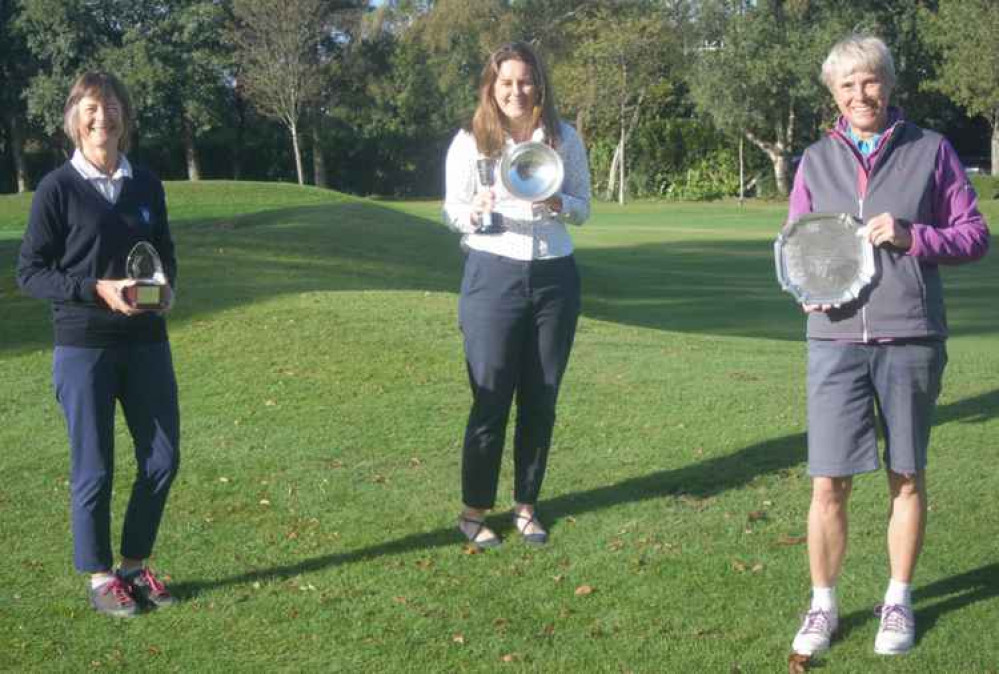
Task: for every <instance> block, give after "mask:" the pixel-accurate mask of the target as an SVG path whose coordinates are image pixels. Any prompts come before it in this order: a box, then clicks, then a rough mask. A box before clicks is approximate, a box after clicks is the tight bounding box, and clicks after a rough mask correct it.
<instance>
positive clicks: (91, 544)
mask: <svg viewBox="0 0 999 674" xmlns="http://www.w3.org/2000/svg"><path fill="white" fill-rule="evenodd" d="M131 125H132V106H131V103H130V101H129V97H128V92H127V91H126V89H125V87H124V86H123V85H122V83H121V82H120V81H119V80H118V79H117V78H115V77H114V76H113V75H110V74H107V73H100V72H89V73H86V74H84V75H83V76H81V77H80V78H79V79H78V80H77V81H76V83H75V84H74V85H73V88H72V90H71V91H70V93H69V96H68V98H67V99H66V106H65V110H64V130H65V132H66V135H67V136H69V137H70V138H71V139H72V140H73V144H74V145H75V146H76V151H75V152H74V154H73V157H72V158H71V159H70V160H69V161H67V162H66V163H65V164H63V165H62V166H61V167H60V168H58V169H56V170H54V171H53V172H51V173H50V174H48V175H47V176H46V177H45V178H44V179H43V180H42V182H41V184H40V185H39V186H38V190H37V191H36V192H35V196H34V200H33V202H32V205H31V215H30V219H29V221H28V227H27V231H26V232H25V235H24V240H23V242H22V244H21V251H20V255H19V258H18V267H17V280H18V284H19V285H20V286H21V288H22V289H23V290H24V291H25V292H26V293H27V294H29V295H31V296H33V297H37V298H39V299H43V300H49V301H50V302H51V306H52V321H53V325H54V328H55V350H54V353H53V384H54V388H55V394H56V398H57V400H58V401H59V404H60V405H61V406H62V409H63V412H64V413H65V417H66V425H67V430H68V432H69V440H70V464H71V467H70V482H71V491H72V523H73V550H74V555H73V556H74V563H75V566H76V568H77V570H79V571H80V572H82V573H87V574H90V601H91V604H92V605H93V607H94V608H95V609H96V610H97V611H98V612H99V613H103V614H106V615H111V616H115V617H128V616H133V615H136V614H137V613H138V612H139V611H140V610H141V609H142V608H151V607H161V606H166V605H169V604H172V603H173V601H174V599H173V597H172V596H171V595H170V593H169V592H168V591H167V590H166V588H165V587H164V586H163V584H162V582H160V581H159V580H158V579H157V578H156V576H155V575H153V573H152V571H151V570H149V569H148V568H147V567H146V566H145V560H146V558H148V557H149V555H150V554H151V552H152V548H153V543H154V542H155V540H156V533H157V530H158V529H159V524H160V520H161V519H162V515H163V509H164V506H165V504H166V499H167V494H168V493H169V491H170V485H171V483H172V482H173V479H174V476H175V475H176V473H177V468H178V465H179V459H180V454H179V440H180V418H179V413H178V406H177V383H176V379H175V377H174V371H173V363H172V360H171V356H170V346H169V342H168V341H167V331H166V321H165V320H164V317H163V314H165V313H166V312H167V311H168V310H169V309H170V307H171V306H172V304H173V285H174V282H175V278H176V273H177V265H176V259H175V257H174V246H173V241H172V239H171V237H170V229H169V226H168V224H167V212H166V200H165V198H164V193H163V186H162V184H161V183H160V181H159V180H158V179H157V178H156V177H155V176H153V175H152V174H151V173H150V172H148V171H146V170H144V169H140V168H138V167H133V166H132V165H131V164H130V163H129V161H128V159H127V158H126V157H125V155H124V154H123V151H124V150H125V149H127V144H128V134H129V131H130V129H131ZM143 241H144V242H147V243H148V244H150V245H152V246H153V248H155V250H156V251H157V253H158V255H159V257H160V260H161V262H162V266H163V272H164V275H165V277H166V279H165V280H166V282H167V285H166V287H165V288H164V289H163V293H162V304H161V305H160V306H159V307H158V308H157V309H156V310H146V309H142V308H138V307H136V306H135V305H134V304H133V303H132V302H130V301H129V299H128V296H129V288H130V287H131V286H134V285H135V281H134V280H132V279H127V278H126V269H125V265H126V260H127V257H128V254H129V252H130V251H131V250H132V248H133V247H134V246H135V245H136V244H137V243H139V242H143ZM118 402H120V403H121V406H122V410H123V412H124V414H125V419H126V421H127V423H128V427H129V431H130V432H131V435H132V439H133V440H134V443H135V458H136V462H137V464H138V470H137V472H136V479H135V482H134V484H133V485H132V495H131V498H130V500H129V503H128V509H127V511H126V513H125V521H124V526H123V530H122V535H121V548H120V552H121V564H120V567H119V568H118V569H117V570H113V569H114V567H113V558H112V552H111V508H110V506H111V483H112V474H113V471H114V419H115V405H116V403H118Z"/></svg>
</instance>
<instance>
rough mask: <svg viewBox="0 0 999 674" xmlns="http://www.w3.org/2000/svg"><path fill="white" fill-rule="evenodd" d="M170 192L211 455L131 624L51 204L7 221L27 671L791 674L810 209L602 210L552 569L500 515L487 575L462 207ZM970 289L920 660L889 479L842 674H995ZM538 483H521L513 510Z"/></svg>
mask: <svg viewBox="0 0 999 674" xmlns="http://www.w3.org/2000/svg"><path fill="white" fill-rule="evenodd" d="M168 193H169V200H170V209H171V215H172V221H173V226H174V237H175V239H176V241H177V244H178V251H179V257H180V265H181V276H180V294H179V299H178V304H177V306H176V309H175V311H174V313H173V315H172V318H171V336H172V344H173V349H174V356H175V363H176V367H177V375H178V378H179V383H180V388H181V406H182V410H181V411H182V423H183V454H184V459H183V463H182V468H181V474H180V477H179V478H178V481H177V483H176V486H175V488H174V491H173V493H172V495H171V500H170V503H169V506H168V511H167V517H166V521H165V523H164V526H163V529H162V532H161V536H160V540H159V544H158V547H157V554H156V558H155V560H154V562H155V565H156V567H157V568H159V569H162V570H163V571H166V572H167V573H169V574H170V575H171V576H172V587H173V588H174V590H175V592H176V594H178V595H179V596H180V597H181V598H182V599H183V600H184V601H183V603H181V604H180V605H179V606H178V607H176V608H174V609H171V610H169V611H162V612H161V613H158V614H152V615H148V616H143V617H142V618H140V619H137V620H134V621H130V622H127V623H120V622H111V621H108V620H104V619H101V618H100V617H98V616H95V615H92V614H91V611H90V610H89V609H88V608H87V606H86V603H85V592H84V583H83V579H82V578H80V577H79V576H77V575H76V574H75V573H74V572H73V570H72V564H71V554H70V553H71V543H70V536H69V525H68V487H67V483H66V478H67V471H68V461H67V449H66V438H65V432H64V429H63V425H62V420H61V416H60V413H59V410H58V407H57V406H56V404H55V401H54V400H53V396H52V392H51V385H50V382H49V378H50V369H51V364H50V361H51V336H50V327H49V325H48V320H47V308H46V307H45V306H44V304H43V303H41V302H37V301H34V300H30V299H27V298H22V297H21V296H20V295H19V294H18V293H17V291H16V289H15V287H14V283H13V279H12V273H11V271H12V268H13V265H14V257H15V255H16V250H17V245H18V241H19V237H20V234H21V232H22V231H23V227H24V220H25V217H26V212H27V208H28V203H29V201H28V198H27V197H23V196H20V197H14V196H5V197H0V266H2V267H3V268H5V269H7V270H9V271H8V272H7V273H5V274H3V275H0V307H2V313H3V320H2V322H0V368H2V373H3V384H4V385H3V386H2V387H0V448H2V453H0V469H2V473H0V474H2V475H3V489H0V513H2V516H0V541H2V545H3V557H2V561H0V668H3V669H6V670H10V671H66V672H79V671H108V670H110V671H116V670H126V669H127V670H131V671H136V670H139V671H146V670H149V671H183V672H191V671H199V672H200V671H254V672H256V671H260V672H264V671H266V672H271V671H301V670H305V671H344V672H368V671H372V672H407V671H422V672H438V671H440V672H451V671H475V672H479V671H481V672H493V671H510V672H522V671H523V672H528V671H539V672H540V671H544V672H623V671H633V672H695V671H698V672H699V671H704V672H730V671H739V672H776V671H781V670H782V669H785V668H786V665H785V659H786V656H787V652H788V649H789V644H790V640H791V637H792V635H793V633H794V631H795V629H796V628H797V622H798V613H799V611H800V610H801V609H802V608H804V605H805V600H806V597H807V592H808V573H807V564H806V557H805V548H804V546H803V545H801V544H793V543H794V540H795V539H794V537H797V536H800V535H801V534H803V533H804V518H805V513H806V509H807V505H808V498H809V483H808V479H807V477H806V475H805V473H804V442H803V441H804V435H803V433H804V406H803V403H804V397H803V395H804V390H803V389H804V367H803V366H804V348H803V343H802V340H801V335H802V327H803V326H802V318H801V315H800V313H799V312H798V311H797V309H796V308H795V307H794V305H793V303H792V302H791V300H790V299H789V298H788V297H787V296H785V295H783V294H782V293H780V292H779V289H778V288H777V286H776V282H775V281H774V280H773V270H772V262H771V242H772V239H773V236H774V232H775V229H776V227H777V226H778V224H779V223H780V222H781V220H782V218H783V214H784V207H783V205H780V204H766V203H764V204H749V205H747V206H745V207H742V208H740V207H739V206H737V205H735V204H731V203H719V204H707V205H688V204H661V203H639V204H635V205H631V206H627V207H624V208H621V207H617V206H613V205H598V206H597V207H596V209H595V214H594V217H593V219H592V221H591V222H590V223H588V224H587V225H586V226H585V227H584V228H582V229H580V230H577V231H575V232H574V235H575V237H576V241H577V244H578V249H579V250H578V259H579V262H580V266H581V272H582V275H583V283H584V315H583V319H582V321H581V323H580V328H579V333H578V336H577V341H576V348H575V351H574V353H573V357H572V362H571V364H570V368H569V372H568V374H567V377H566V381H565V386H564V389H563V396H562V399H561V402H560V417H559V421H558V427H557V429H556V435H555V446H554V447H553V450H552V457H551V461H550V470H549V477H548V480H547V482H546V485H545V490H544V493H543V502H542V504H541V508H542V513H543V515H544V518H545V520H546V521H547V522H548V523H549V524H550V525H551V531H552V536H553V540H552V543H551V545H549V546H548V547H546V548H544V549H529V548H527V547H525V546H524V545H522V544H521V543H520V542H519V541H518V540H517V539H516V537H515V536H513V535H511V534H512V532H511V526H510V523H509V519H508V517H507V515H506V514H505V513H503V512H501V513H500V514H498V515H497V516H496V517H495V518H494V519H493V520H492V522H493V523H494V524H495V525H496V526H497V527H499V528H500V529H501V530H502V533H503V534H505V535H506V536H507V538H508V539H509V540H508V541H507V542H506V544H505V545H504V546H503V547H501V548H500V549H499V550H496V551H491V552H489V553H487V554H481V555H468V554H465V553H464V552H463V547H462V545H461V544H460V539H459V536H458V535H457V534H456V533H455V531H454V528H453V520H454V516H455V514H456V513H457V510H458V507H459V491H458V484H459V483H458V480H459V454H460V444H459V441H460V438H461V435H462V430H463V424H464V420H465V416H466V414H467V408H468V402H469V401H468V398H469V396H468V391H467V382H466V379H465V377H466V375H465V370H464V365H463V363H462V351H461V341H460V336H459V333H458V330H457V325H456V308H457V306H456V305H457V297H456V289H457V287H458V282H459V277H460V265H461V257H460V254H459V252H458V248H457V239H456V237H454V236H452V235H451V234H450V233H448V232H447V231H446V230H445V229H444V228H443V227H442V226H440V225H439V224H438V223H437V220H438V211H439V204H438V203H433V202H408V203H390V202H376V201H369V200H358V199H352V198H348V197H343V196H340V195H336V194H333V193H330V192H323V191H318V190H313V189H302V188H297V187H293V186H287V185H264V184H233V183H203V184H199V185H189V184H181V183H177V184H170V185H168ZM983 209H984V210H985V211H986V213H987V215H988V216H989V218H990V220H991V221H992V222H993V223H996V222H999V202H996V201H988V202H984V203H983ZM945 280H946V283H947V286H948V298H949V299H948V302H949V305H948V306H949V308H950V323H951V327H952V331H953V333H954V337H953V338H952V339H951V341H950V343H949V349H950V359H951V360H950V366H949V368H948V371H947V378H946V384H945V391H944V393H943V396H942V399H941V402H940V409H939V415H938V417H939V425H938V427H937V428H936V430H935V434H934V442H933V447H932V450H931V452H932V455H931V461H932V464H931V472H930V480H929V483H930V490H931V491H930V494H931V508H932V513H931V519H930V524H929V534H928V539H927V545H926V551H925V554H924V557H923V559H922V561H921V564H920V570H919V575H918V588H917V591H916V601H917V611H918V617H919V621H920V622H919V624H920V643H919V647H918V649H917V650H916V651H915V652H914V653H912V654H911V655H909V656H907V657H904V658H898V659H890V660H889V659H884V658H879V657H877V656H875V655H874V654H873V653H872V643H873V638H874V632H875V629H876V622H875V620H874V618H873V616H872V615H871V614H870V610H869V609H870V607H871V606H872V605H873V604H874V603H876V602H877V601H878V600H879V599H880V596H881V594H882V593H883V591H884V585H885V583H886V580H887V572H886V563H885V555H884V550H883V548H884V513H885V505H886V504H885V500H886V499H885V485H884V478H883V476H880V475H870V476H865V477H863V478H860V479H859V480H858V483H857V488H856V490H855V495H854V500H853V503H852V511H851V512H852V517H853V520H852V530H851V548H850V552H849V555H848V559H847V563H846V569H845V573H844V577H843V580H842V583H841V602H842V610H843V636H842V638H841V639H840V641H838V642H837V644H836V645H835V647H834V649H833V650H832V652H831V653H830V654H829V655H828V657H826V658H825V659H824V660H825V663H826V665H827V667H828V669H829V671H835V672H869V671H887V672H990V671H991V672H996V671H997V663H999V646H997V645H996V642H995V639H994V638H992V637H991V633H992V632H993V631H994V630H993V627H994V626H995V625H996V624H999V553H997V547H996V543H995V534H996V531H997V528H999V515H997V513H996V510H995V508H994V507H992V505H993V502H994V499H995V496H994V495H995V493H996V492H997V491H999V476H997V473H996V471H995V470H993V469H992V467H993V466H994V464H995V447H996V438H997V437H999V418H997V410H999V386H997V384H996V382H997V381H999V348H997V347H999V336H997V331H999V320H997V318H999V313H997V311H996V309H995V302H994V299H993V297H994V294H995V290H994V289H995V287H996V285H997V281H999V263H997V261H996V257H995V256H993V257H991V258H987V259H986V260H985V261H983V262H982V263H980V264H978V265H972V266H969V267H964V268H957V269H947V270H946V273H945ZM119 426H120V427H123V424H119ZM118 447H119V456H118V472H117V474H118V478H119V480H118V487H119V489H118V490H117V492H116V497H115V506H116V511H115V512H116V514H117V517H116V523H118V522H120V514H121V512H122V508H123V506H124V503H125V497H126V496H127V488H126V487H127V484H128V481H129V477H130V474H131V472H132V470H133V467H132V460H131V458H130V456H129V453H130V445H129V441H128V438H127V435H126V434H125V433H124V432H123V431H122V430H121V429H119V434H118ZM510 472H511V471H510V465H509V459H507V463H506V466H505V469H504V475H503V480H502V483H501V493H502V494H508V493H509V490H510ZM749 513H754V515H753V517H752V518H750V516H749ZM760 513H762V515H761V514H760ZM788 543H791V544H788ZM583 585H589V586H591V587H592V588H593V590H594V591H593V592H592V593H591V594H589V595H585V596H577V595H576V589H577V588H578V587H580V586H583ZM504 658H506V659H507V660H509V662H507V661H504Z"/></svg>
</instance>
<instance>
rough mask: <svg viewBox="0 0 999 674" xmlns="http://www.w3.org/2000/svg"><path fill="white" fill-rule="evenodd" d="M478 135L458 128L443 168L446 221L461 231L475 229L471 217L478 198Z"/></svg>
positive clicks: (470, 231)
mask: <svg viewBox="0 0 999 674" xmlns="http://www.w3.org/2000/svg"><path fill="white" fill-rule="evenodd" d="M477 158H478V151H477V150H476V147H475V137H474V136H472V134H470V133H468V132H466V131H459V132H458V133H457V134H456V135H455V137H454V140H452V141H451V147H450V148H448V151H447V161H446V162H445V171H444V211H443V215H444V224H446V225H447V226H448V227H450V228H451V229H453V230H455V231H456V232H460V233H462V234H471V233H472V232H474V231H475V223H474V222H473V220H472V213H473V211H474V209H473V206H472V200H473V198H474V197H475V185H476V181H475V161H476V159H477Z"/></svg>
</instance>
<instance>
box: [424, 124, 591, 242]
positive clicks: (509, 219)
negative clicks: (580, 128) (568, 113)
mask: <svg viewBox="0 0 999 674" xmlns="http://www.w3.org/2000/svg"><path fill="white" fill-rule="evenodd" d="M559 124H560V127H559V128H560V132H561V136H562V138H561V141H560V142H559V143H558V144H557V145H556V147H555V151H556V152H558V154H559V156H561V157H562V163H563V167H564V169H565V178H564V180H563V182H562V188H561V190H560V191H559V193H558V194H559V196H560V197H561V198H562V211H561V212H560V213H558V214H553V213H551V212H550V211H549V209H548V208H546V207H545V206H543V205H541V204H532V203H531V202H528V201H524V200H523V199H517V198H516V197H513V196H511V195H510V193H509V192H508V191H507V190H506V189H505V188H504V187H503V184H502V181H500V180H497V181H496V184H495V185H494V186H493V187H492V189H493V190H494V192H495V194H496V207H495V208H494V209H493V212H494V213H499V214H500V215H502V216H503V228H504V231H503V232H502V233H500V234H478V233H476V231H475V225H474V224H473V223H472V198H473V197H474V196H475V193H476V192H477V191H478V190H481V189H486V188H484V187H482V185H480V184H479V180H478V172H477V170H476V162H477V161H478V159H479V158H480V157H481V156H482V155H480V153H479V150H478V148H477V146H476V144H475V136H473V135H472V134H471V133H469V132H468V131H465V130H461V131H459V132H458V133H457V134H456V135H455V137H454V140H453V141H451V147H450V149H448V153H447V165H446V176H445V178H446V179H445V197H444V222H445V223H446V224H447V225H448V226H449V227H450V228H452V229H454V230H455V231H457V232H460V233H461V234H462V235H463V238H464V241H465V245H467V246H468V247H469V248H472V249H474V250H480V251H484V252H487V253H493V254H494V255H501V256H503V257H508V258H512V259H515V260H546V259H552V258H556V257H565V256H566V255H570V254H571V253H572V238H571V237H570V236H569V232H568V231H567V229H566V224H572V225H581V224H583V222H585V221H586V219H587V218H588V217H589V216H590V168H589V164H588V163H587V160H586V149H585V148H584V147H583V142H582V140H580V138H579V134H577V133H576V130H575V129H573V128H572V127H571V126H569V125H568V124H566V123H565V122H559ZM544 139H545V136H544V130H543V129H541V128H538V129H535V131H534V134H533V135H532V137H531V140H535V141H544ZM506 144H507V147H510V146H512V145H513V144H514V142H513V139H512V138H510V137H509V136H508V137H507V139H506Z"/></svg>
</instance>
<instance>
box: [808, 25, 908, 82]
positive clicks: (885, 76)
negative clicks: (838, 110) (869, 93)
mask: <svg viewBox="0 0 999 674" xmlns="http://www.w3.org/2000/svg"><path fill="white" fill-rule="evenodd" d="M858 70H866V71H868V72H872V73H874V74H875V75H877V76H878V77H879V78H881V81H882V82H884V84H885V85H886V86H887V87H888V88H889V89H894V88H895V61H894V59H892V57H891V52H890V51H888V45H886V44H885V43H884V41H883V40H881V38H878V37H874V36H873V35H850V36H849V37H846V38H844V39H842V40H840V41H839V42H837V43H836V45H835V46H833V48H832V49H831V50H829V56H827V57H826V60H825V62H823V64H822V83H823V84H825V85H826V87H827V88H828V89H829V90H830V91H832V88H833V84H834V83H835V79H836V78H837V77H841V76H843V75H849V74H851V73H855V72H857V71H858Z"/></svg>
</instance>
